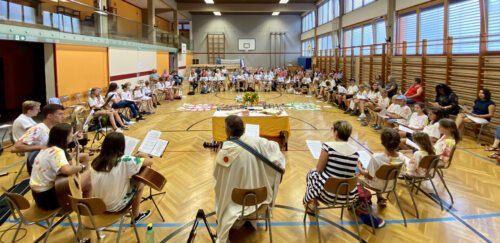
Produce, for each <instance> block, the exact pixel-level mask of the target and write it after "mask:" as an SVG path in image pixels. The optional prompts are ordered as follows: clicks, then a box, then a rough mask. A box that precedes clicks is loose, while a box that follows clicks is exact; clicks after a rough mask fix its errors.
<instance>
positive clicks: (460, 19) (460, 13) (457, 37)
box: [448, 0, 498, 54]
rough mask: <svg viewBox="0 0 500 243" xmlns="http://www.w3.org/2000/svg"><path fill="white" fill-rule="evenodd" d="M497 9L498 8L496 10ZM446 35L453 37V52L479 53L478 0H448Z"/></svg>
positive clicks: (479, 22) (479, 19)
mask: <svg viewBox="0 0 500 243" xmlns="http://www.w3.org/2000/svg"><path fill="white" fill-rule="evenodd" d="M497 11H498V10H497ZM448 12H449V16H448V19H449V20H448V35H449V36H451V37H453V50H452V52H453V53H454V54H464V53H479V41H480V38H479V37H478V36H479V35H480V33H481V13H480V10H479V1H478V0H465V1H457V0H453V1H451V0H450V7H449V11H448Z"/></svg>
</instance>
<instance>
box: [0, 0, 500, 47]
mask: <svg viewBox="0 0 500 243" xmlns="http://www.w3.org/2000/svg"><path fill="white" fill-rule="evenodd" d="M487 8H488V35H490V37H488V51H500V11H498V9H500V0H488V6H487ZM0 16H1V14H0Z"/></svg>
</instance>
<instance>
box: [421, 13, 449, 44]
mask: <svg viewBox="0 0 500 243" xmlns="http://www.w3.org/2000/svg"><path fill="white" fill-rule="evenodd" d="M443 39H444V7H443V5H442V4H440V5H437V6H433V7H430V8H426V9H423V10H422V11H421V12H420V37H419V42H420V43H422V40H427V54H443ZM419 53H422V52H421V51H419Z"/></svg>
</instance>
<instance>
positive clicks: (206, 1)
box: [205, 0, 214, 4]
mask: <svg viewBox="0 0 500 243" xmlns="http://www.w3.org/2000/svg"><path fill="white" fill-rule="evenodd" d="M205 3H206V4H214V0H205Z"/></svg>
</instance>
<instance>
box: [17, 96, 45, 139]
mask: <svg viewBox="0 0 500 243" xmlns="http://www.w3.org/2000/svg"><path fill="white" fill-rule="evenodd" d="M22 107H23V113H22V114H21V115H19V116H18V117H17V118H16V120H14V123H13V124H12V138H13V139H14V142H17V140H19V138H21V136H23V134H24V133H25V132H26V131H27V130H28V129H29V128H30V127H32V126H35V125H36V122H35V121H34V120H33V117H35V116H37V115H38V113H40V102H37V101H32V100H27V101H25V102H23V105H22Z"/></svg>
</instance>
